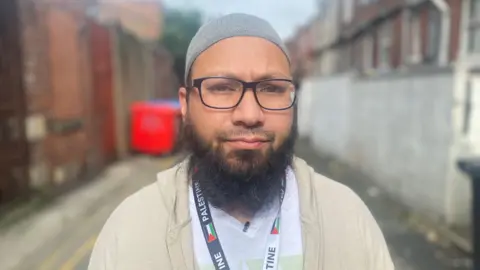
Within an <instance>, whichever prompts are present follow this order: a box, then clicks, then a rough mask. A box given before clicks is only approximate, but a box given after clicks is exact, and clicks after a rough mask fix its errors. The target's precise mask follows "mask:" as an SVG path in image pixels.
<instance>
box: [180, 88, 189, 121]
mask: <svg viewBox="0 0 480 270" xmlns="http://www.w3.org/2000/svg"><path fill="white" fill-rule="evenodd" d="M187 95H188V93H187V89H186V88H185V87H180V90H179V91H178V100H179V101H180V108H181V112H182V119H183V120H185V118H186V117H187V112H188V101H187V99H188V97H187Z"/></svg>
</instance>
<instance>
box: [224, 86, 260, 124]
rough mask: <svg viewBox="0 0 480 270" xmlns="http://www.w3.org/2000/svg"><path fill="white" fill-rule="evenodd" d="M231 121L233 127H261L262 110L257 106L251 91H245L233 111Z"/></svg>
mask: <svg viewBox="0 0 480 270" xmlns="http://www.w3.org/2000/svg"><path fill="white" fill-rule="evenodd" d="M232 121H233V124H234V125H242V126H245V127H250V128H252V127H258V126H263V124H264V122H265V116H264V112H263V110H262V108H261V107H260V106H259V105H258V102H257V100H256V99H255V94H254V93H253V91H249V89H247V91H245V94H244V96H243V98H242V100H241V102H240V104H238V106H237V107H235V109H234V110H233V113H232Z"/></svg>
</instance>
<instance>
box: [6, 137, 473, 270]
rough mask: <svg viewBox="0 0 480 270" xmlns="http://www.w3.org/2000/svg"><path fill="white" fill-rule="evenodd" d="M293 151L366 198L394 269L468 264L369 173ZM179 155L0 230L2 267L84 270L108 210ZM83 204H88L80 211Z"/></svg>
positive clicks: (115, 175) (140, 162)
mask: <svg viewBox="0 0 480 270" xmlns="http://www.w3.org/2000/svg"><path fill="white" fill-rule="evenodd" d="M297 154H298V155H299V156H300V157H302V158H304V159H306V160H307V161H308V163H310V164H311V165H312V166H314V167H315V169H316V170H317V171H318V172H321V173H323V174H326V175H327V176H330V177H333V178H335V179H337V180H338V181H340V182H343V183H345V184H347V185H348V186H350V187H352V188H353V189H354V190H355V191H356V192H357V193H358V194H359V195H360V196H361V197H362V198H363V199H364V200H365V202H366V203H367V204H368V206H369V207H370V209H371V210H372V212H373V214H374V216H375V217H376V218H377V220H378V221H379V223H380V225H381V227H382V229H383V231H384V233H385V236H386V238H387V241H388V242H389V245H390V248H391V252H392V255H393V257H394V260H395V263H396V265H397V269H398V270H447V269H468V268H467V267H466V266H465V265H466V264H467V263H468V260H466V259H465V256H462V254H460V253H458V252H456V251H455V250H453V249H452V248H442V247H440V244H439V243H437V244H431V243H429V242H428V241H427V240H425V239H426V238H425V237H424V236H423V234H421V233H417V232H416V231H415V230H413V229H412V226H410V225H409V224H410V222H409V220H408V219H407V218H406V216H405V215H404V214H402V211H401V208H400V207H398V206H396V205H395V204H394V203H392V202H391V201H389V200H388V199H386V198H385V197H384V196H383V195H382V193H381V192H379V191H378V190H376V189H374V188H373V187H372V185H371V182H369V179H368V178H367V177H364V176H362V175H361V174H359V173H358V172H355V171H354V170H351V169H349V168H348V167H346V166H342V165H341V164H339V163H337V162H334V161H333V160H331V159H329V158H327V157H323V156H319V155H318V154H315V153H314V152H313V151H312V147H311V146H310V145H309V144H308V143H307V142H304V141H301V142H299V144H298V145H297ZM177 159H178V157H175V156H173V157H169V158H149V157H135V158H132V159H130V160H128V161H125V162H121V163H119V164H117V165H115V166H113V168H110V169H109V170H108V171H107V172H106V173H105V174H104V176H102V178H101V179H98V181H95V182H93V183H91V185H90V186H87V187H84V188H82V189H83V190H80V191H78V192H74V193H73V194H70V195H68V196H66V198H62V199H60V200H58V202H56V203H55V204H54V205H52V206H51V207H49V209H46V210H44V211H42V213H41V214H39V215H43V217H34V218H31V220H30V221H29V222H26V223H27V225H25V224H23V225H22V224H20V225H19V226H18V228H16V229H15V231H9V232H1V231H0V240H1V241H0V269H4V270H8V269H19V270H31V269H41V270H50V269H52V270H56V269H61V270H67V269H68V270H71V269H78V270H80V269H82V270H84V269H86V267H87V264H88V258H89V254H90V252H91V249H92V247H93V245H94V241H95V238H96V236H97V234H98V232H99V230H100V229H101V227H102V225H103V223H104V222H105V219H106V218H107V217H108V216H109V214H110V213H111V211H112V210H113V209H114V208H115V207H116V206H117V205H118V204H119V202H120V201H121V200H123V199H124V198H125V197H126V196H128V195H129V194H131V193H133V192H134V191H136V190H138V189H139V188H141V187H142V186H145V185H147V184H149V183H151V182H153V181H154V180H155V174H156V172H158V171H160V170H163V169H165V168H167V167H170V166H172V165H173V164H174V163H175V162H176V160H177ZM102 192H103V193H102ZM95 194H97V195H95ZM82 204H83V205H85V204H89V205H90V206H89V207H87V208H86V209H84V210H78V209H77V208H78V207H80V206H81V205H82ZM42 220H43V221H42ZM58 220H60V221H58ZM55 221H57V223H59V224H56V223H55ZM49 222H50V223H49ZM23 223H25V222H23ZM35 224H37V225H35ZM22 230H23V231H22ZM48 235H50V237H48ZM14 265H16V267H13V266H14ZM12 267H13V268H12Z"/></svg>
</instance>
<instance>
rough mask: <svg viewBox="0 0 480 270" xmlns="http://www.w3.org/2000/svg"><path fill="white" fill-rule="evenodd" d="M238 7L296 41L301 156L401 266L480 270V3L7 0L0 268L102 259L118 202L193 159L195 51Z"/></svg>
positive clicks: (1, 78)
mask: <svg viewBox="0 0 480 270" xmlns="http://www.w3.org/2000/svg"><path fill="white" fill-rule="evenodd" d="M232 12H244V13H250V14H254V15H257V16H260V17H262V18H264V19H266V20H268V21H269V22H270V23H271V24H272V25H273V27H274V28H275V29H276V30H277V31H278V32H279V33H280V35H281V36H282V38H284V39H285V42H286V43H287V46H288V48H289V51H290V54H291V57H292V69H293V74H294V77H295V81H296V83H297V86H298V91H300V98H299V100H298V108H297V115H298V123H299V129H300V130H299V131H300V140H299V142H298V144H297V149H296V152H297V155H299V156H301V157H302V158H304V159H306V160H307V162H308V163H310V164H311V165H312V166H313V167H314V168H315V169H316V170H317V171H318V172H320V173H322V174H325V175H327V176H329V177H332V178H333V179H335V180H337V181H340V182H342V183H344V184H346V185H348V186H350V187H351V188H352V189H354V190H355V191H356V192H357V193H358V194H359V195H360V196H361V197H362V199H363V200H364V201H365V202H366V203H367V205H368V206H369V208H370V209H371V210H372V213H373V215H374V216H375V218H376V219H377V221H378V222H379V224H380V226H381V227H382V230H383V232H384V234H385V236H386V239H387V242H388V243H389V247H390V250H391V253H392V256H393V259H394V261H395V263H396V267H397V269H399V270H420V269H421V270H443V269H473V265H474V262H473V260H472V258H476V259H477V260H479V259H480V258H479V257H480V255H479V253H478V252H479V249H478V247H480V246H479V245H478V243H480V240H479V237H480V234H475V233H474V232H475V230H474V228H480V223H479V222H478V220H480V211H479V210H480V208H477V207H475V205H478V204H479V201H480V200H479V199H478V198H480V192H479V191H478V190H479V189H480V188H479V186H480V180H478V178H479V177H478V176H475V175H473V176H472V174H469V173H468V172H465V171H464V170H462V168H463V167H459V166H458V162H459V161H460V160H464V159H465V158H469V160H474V161H475V158H476V157H478V156H479V155H480V0H295V1H289V0H288V1H287V0H285V1H273V0H263V1H254V0H244V1H235V2H234V1H231V2H228V1H227V2H225V1H223V2H218V1H213V0H203V1H200V0H164V1H161V0H158V1H134V0H131V1H127V0H116V1H112V0H110V1H108V0H1V1H0V269H2V270H9V269H26V270H27V269H28V270H30V269H62V270H63V269H86V268H87V264H88V258H89V255H90V252H91V249H92V247H93V245H94V242H95V239H96V236H97V235H98V232H99V231H100V229H101V227H102V225H103V224H104V222H105V220H106V218H107V217H108V216H109V215H110V213H111V212H112V211H113V209H114V208H115V207H116V206H117V205H118V204H119V203H120V202H121V201H122V200H123V199H124V198H125V197H127V196H128V195H130V194H132V193H133V192H135V191H136V190H138V189H140V188H141V187H143V186H145V185H147V184H150V183H152V182H153V181H155V174H156V173H157V172H159V171H161V170H163V169H166V168H168V167H171V166H173V165H174V164H175V163H176V162H178V161H179V160H180V159H181V158H182V156H183V155H182V153H180V152H179V151H177V147H176V146H177V141H178V132H179V125H180V122H179V110H178V100H177V91H178V87H179V86H180V85H181V78H183V73H184V70H183V69H184V63H185V53H186V49H187V47H188V44H189V42H190V39H191V38H192V37H193V35H194V34H195V32H196V31H197V29H198V28H199V27H200V26H201V25H202V24H203V23H205V22H206V21H208V20H211V19H213V18H216V17H218V16H221V15H224V14H228V13H232ZM472 166H473V167H475V164H474V163H473V165H472ZM472 166H471V167H470V170H469V171H470V172H471V171H472V169H471V168H472ZM477 170H478V162H477ZM477 173H478V172H477ZM475 179H476V180H475ZM475 183H479V184H475ZM475 190H477V191H476V192H475ZM476 193H478V194H479V195H478V196H476ZM477 209H478V210H477ZM475 211H476V214H475ZM475 222H476V223H475ZM474 235H477V236H476V237H474ZM477 267H480V265H479V266H477ZM476 269H480V268H476Z"/></svg>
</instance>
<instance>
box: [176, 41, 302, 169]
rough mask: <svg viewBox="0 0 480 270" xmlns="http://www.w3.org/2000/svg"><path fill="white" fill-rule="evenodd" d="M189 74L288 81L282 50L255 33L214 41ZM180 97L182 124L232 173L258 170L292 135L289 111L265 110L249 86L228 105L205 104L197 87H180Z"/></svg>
mask: <svg viewBox="0 0 480 270" xmlns="http://www.w3.org/2000/svg"><path fill="white" fill-rule="evenodd" d="M190 74H191V78H192V79H196V78H203V77H212V76H221V77H229V78H235V79H239V80H242V81H245V82H253V81H260V80H264V79H272V78H275V79H291V74H290V66H289V62H288V60H287V58H286V56H285V55H284V53H283V52H282V50H281V49H280V48H278V47H277V46H276V45H274V44H272V43H270V42H268V41H266V40H264V39H261V38H256V37H234V38H229V39H225V40H222V41H220V42H218V43H216V44H215V45H213V46H212V47H210V48H209V49H207V50H206V51H205V52H203V53H202V54H201V55H200V56H199V57H198V58H197V59H196V61H195V63H194V65H193V67H192V69H191V73H190ZM187 95H189V96H188V100H187ZM179 97H180V102H181V107H182V115H183V119H184V122H186V123H187V124H188V125H190V126H191V127H190V128H191V129H192V131H191V132H194V133H195V136H196V137H198V139H200V140H201V141H202V143H203V144H204V147H207V148H209V150H210V151H211V152H214V153H216V154H217V155H219V157H218V158H220V159H221V161H222V163H223V164H224V165H226V166H228V168H229V170H231V171H233V172H239V173H245V172H247V171H250V170H254V169H255V168H257V167H258V168H261V167H262V166H263V165H265V164H266V163H267V162H268V161H269V158H270V157H271V155H272V153H274V152H275V151H279V150H280V148H282V146H283V145H284V144H285V143H286V141H287V140H288V139H291V136H290V135H291V131H292V123H293V117H294V116H293V109H292V108H290V109H287V110H280V111H272V110H265V109H263V108H261V107H260V106H259V104H258V103H257V101H256V100H255V97H254V93H253V91H252V89H248V90H247V91H246V93H245V95H244V96H243V98H242V100H241V102H240V104H239V105H238V106H236V107H234V108H232V109H213V108H209V107H207V106H205V105H204V104H203V103H202V101H201V99H200V93H199V91H198V90H197V89H192V90H191V91H189V92H188V93H187V90H186V89H184V88H182V89H180V92H179Z"/></svg>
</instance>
